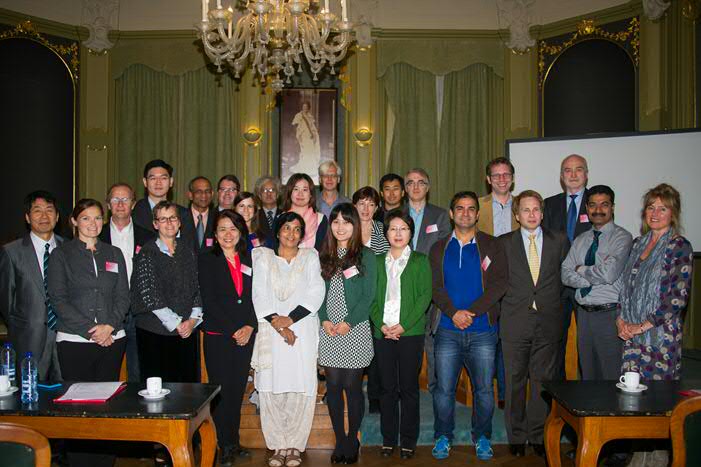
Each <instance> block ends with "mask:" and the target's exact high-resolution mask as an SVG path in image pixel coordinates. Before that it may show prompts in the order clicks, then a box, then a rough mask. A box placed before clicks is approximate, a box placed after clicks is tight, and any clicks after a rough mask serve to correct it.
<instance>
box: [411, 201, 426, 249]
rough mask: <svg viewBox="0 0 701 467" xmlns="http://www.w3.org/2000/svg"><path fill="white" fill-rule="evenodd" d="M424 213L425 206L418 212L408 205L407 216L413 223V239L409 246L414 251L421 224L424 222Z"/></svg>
mask: <svg viewBox="0 0 701 467" xmlns="http://www.w3.org/2000/svg"><path fill="white" fill-rule="evenodd" d="M424 212H426V205H425V204H424V207H423V208H421V210H419V211H417V210H416V209H414V208H413V207H411V205H409V215H410V216H411V219H412V220H413V221H414V237H413V238H412V239H411V246H412V248H413V249H414V250H416V244H417V243H418V242H419V233H421V223H422V222H423V220H424Z"/></svg>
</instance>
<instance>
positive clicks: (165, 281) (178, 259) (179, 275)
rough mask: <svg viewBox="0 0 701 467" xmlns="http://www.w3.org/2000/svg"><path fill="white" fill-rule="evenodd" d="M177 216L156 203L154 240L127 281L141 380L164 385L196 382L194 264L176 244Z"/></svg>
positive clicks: (186, 247) (185, 245) (172, 207)
mask: <svg viewBox="0 0 701 467" xmlns="http://www.w3.org/2000/svg"><path fill="white" fill-rule="evenodd" d="M180 222H181V220H180V211H179V209H178V206H177V205H176V204H175V203H172V202H170V201H161V202H159V203H158V204H156V206H155V207H154V208H153V226H154V228H155V229H156V230H157V231H158V237H157V238H156V239H154V240H151V241H150V242H148V243H147V244H146V245H144V247H143V248H142V249H141V251H140V254H139V255H137V256H136V258H135V260H134V272H133V274H132V278H131V288H132V289H131V294H132V306H133V311H134V315H135V317H136V340H137V344H138V347H139V365H140V366H141V379H142V381H145V380H146V378H149V377H151V376H160V377H161V378H163V380H164V381H169V382H193V383H194V382H199V380H200V378H199V375H198V372H197V370H198V361H197V359H198V355H199V352H198V348H197V338H196V335H193V330H194V329H195V327H196V326H197V325H199V324H200V323H201V322H202V300H201V298H200V289H199V285H198V281H197V258H196V256H195V252H194V251H193V248H192V245H191V244H190V242H184V241H180V240H179V239H178V230H179V229H180Z"/></svg>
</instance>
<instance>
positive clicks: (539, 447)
mask: <svg viewBox="0 0 701 467" xmlns="http://www.w3.org/2000/svg"><path fill="white" fill-rule="evenodd" d="M531 446H533V452H535V455H536V456H539V457H545V446H544V445H543V444H531Z"/></svg>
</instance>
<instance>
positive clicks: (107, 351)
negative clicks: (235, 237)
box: [56, 337, 127, 467]
mask: <svg viewBox="0 0 701 467" xmlns="http://www.w3.org/2000/svg"><path fill="white" fill-rule="evenodd" d="M126 345H127V340H126V338H124V337H123V338H121V339H117V340H116V341H114V343H113V344H112V345H110V346H109V347H102V346H100V345H97V344H88V343H80V342H65V341H64V342H59V343H58V344H56V346H57V348H58V360H59V363H60V365H61V373H62V375H63V379H64V380H65V381H76V382H78V381H80V382H103V381H118V380H119V370H120V368H121V366H122V357H123V355H124V349H125V348H126ZM114 447H115V445H114V443H110V442H106V441H82V440H69V441H68V442H66V448H67V450H68V453H67V454H68V462H69V464H70V465H71V467H78V466H85V467H110V466H112V465H114V461H115V459H116V456H115V455H114Z"/></svg>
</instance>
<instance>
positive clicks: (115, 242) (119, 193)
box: [100, 183, 154, 383]
mask: <svg viewBox="0 0 701 467" xmlns="http://www.w3.org/2000/svg"><path fill="white" fill-rule="evenodd" d="M106 201H107V206H108V208H109V210H110V222H109V227H108V226H105V227H103V228H102V231H101V232H100V240H102V241H103V242H105V243H107V244H109V245H112V246H116V247H117V248H119V249H120V250H121V251H122V254H123V255H124V261H125V263H126V266H127V280H128V281H130V282H131V272H132V270H133V262H134V256H136V255H137V254H139V251H140V250H141V247H143V246H144V245H145V244H146V242H148V241H149V240H151V239H152V238H153V236H154V235H153V233H151V231H150V230H146V229H144V228H143V227H140V226H138V225H136V224H135V223H134V222H133V221H132V218H131V213H132V209H133V207H134V190H132V189H131V187H130V186H129V185H127V184H126V183H115V184H114V185H112V186H111V187H110V189H109V191H108V192H107V199H106ZM124 331H125V332H126V334H127V335H126V339H127V348H126V357H127V379H128V381H129V382H137V383H138V382H139V381H141V379H140V378H141V373H140V371H139V353H138V348H137V346H136V326H135V322H134V316H133V315H132V314H131V311H130V312H129V313H127V316H126V318H125V321H124Z"/></svg>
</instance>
